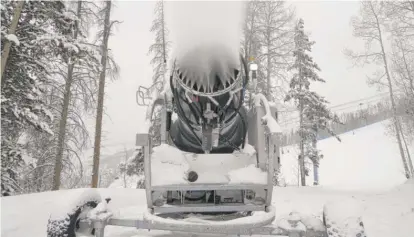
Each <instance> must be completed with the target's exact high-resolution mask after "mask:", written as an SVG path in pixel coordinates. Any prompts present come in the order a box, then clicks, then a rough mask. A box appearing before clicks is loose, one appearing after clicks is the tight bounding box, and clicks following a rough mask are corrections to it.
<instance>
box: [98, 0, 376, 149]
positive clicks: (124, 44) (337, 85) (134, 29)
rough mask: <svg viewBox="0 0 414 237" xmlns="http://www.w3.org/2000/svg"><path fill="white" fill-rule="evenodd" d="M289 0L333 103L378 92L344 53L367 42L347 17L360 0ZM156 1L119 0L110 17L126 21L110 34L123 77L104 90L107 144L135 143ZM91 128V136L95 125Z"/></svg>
mask: <svg viewBox="0 0 414 237" xmlns="http://www.w3.org/2000/svg"><path fill="white" fill-rule="evenodd" d="M288 3H289V4H291V5H293V6H294V7H296V16H297V17H301V18H303V20H304V22H305V30H306V31H307V32H309V33H310V34H311V35H310V39H311V40H314V41H316V44H315V45H314V47H313V50H312V56H313V58H314V60H315V62H317V63H318V64H319V66H320V68H321V69H322V72H321V73H320V76H321V77H322V78H324V79H325V80H326V81H327V83H325V84H321V85H316V86H314V87H313V88H314V89H315V90H316V91H317V92H319V93H320V94H322V95H323V96H326V98H327V99H328V100H329V101H330V102H331V105H337V104H341V103H344V102H348V101H352V100H356V99H360V98H364V97H368V96H372V95H375V94H378V92H377V91H376V90H375V88H370V87H368V86H367V84H366V82H365V80H366V75H367V73H368V71H367V70H366V69H365V70H363V69H360V68H351V65H352V64H351V62H350V61H348V60H347V59H346V58H345V56H344V54H343V50H344V49H345V48H346V47H349V48H353V49H355V48H362V47H363V42H361V41H360V40H358V39H355V38H354V37H353V36H352V30H351V27H350V23H349V22H350V18H351V16H352V15H355V14H357V12H358V8H359V2H357V1H303V2H302V1H288ZM167 4H171V2H168V3H167ZM154 5H155V1H119V0H118V2H117V3H116V7H115V8H114V11H113V13H112V17H111V18H112V19H116V20H120V21H122V24H120V25H119V27H118V29H116V30H115V32H114V35H113V36H112V37H111V38H110V48H111V50H112V51H113V54H114V57H115V59H116V61H117V63H118V64H119V66H120V69H121V73H120V78H119V80H117V81H114V82H108V83H107V87H106V91H105V92H106V94H107V96H106V98H105V107H106V113H107V115H109V117H108V116H106V117H105V118H104V131H105V133H104V135H105V138H104V144H103V145H104V146H105V145H106V146H108V147H109V145H115V144H117V145H123V144H125V145H126V146H127V147H133V146H134V141H135V134H136V132H137V131H138V130H139V128H140V127H141V126H142V122H143V119H144V113H145V108H142V107H139V106H138V105H137V104H136V102H135V93H136V91H137V89H138V87H139V86H140V85H146V86H148V85H149V84H150V81H151V77H152V68H151V66H150V64H149V62H150V60H151V56H150V55H147V52H148V48H149V45H150V44H151V43H152V42H153V38H154V36H153V34H152V33H151V32H149V29H150V26H151V21H152V19H153V8H154ZM167 14H168V12H167ZM173 30H174V29H170V31H173ZM91 124H92V123H91ZM91 128H92V130H91V134H92V137H93V134H94V130H93V127H91ZM107 150H108V148H107ZM110 150H111V149H110ZM103 153H105V148H103Z"/></svg>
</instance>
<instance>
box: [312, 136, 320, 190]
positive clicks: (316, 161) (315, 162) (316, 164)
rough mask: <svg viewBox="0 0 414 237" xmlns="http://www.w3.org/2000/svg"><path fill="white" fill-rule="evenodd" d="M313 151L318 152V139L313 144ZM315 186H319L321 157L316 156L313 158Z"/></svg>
mask: <svg viewBox="0 0 414 237" xmlns="http://www.w3.org/2000/svg"><path fill="white" fill-rule="evenodd" d="M312 146H313V149H314V150H315V151H316V150H317V139H316V140H315V141H313V142H312ZM313 159H314V160H313V161H312V164H313V185H319V157H318V156H316V157H314V158H313Z"/></svg>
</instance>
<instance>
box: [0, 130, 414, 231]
mask: <svg viewBox="0 0 414 237" xmlns="http://www.w3.org/2000/svg"><path fill="white" fill-rule="evenodd" d="M384 125H385V122H384V123H378V124H374V125H371V126H368V127H366V128H362V129H358V130H355V131H354V132H350V133H347V134H344V135H342V136H341V139H342V143H339V142H337V141H335V140H334V139H331V138H330V139H326V140H323V141H321V142H320V145H319V148H320V149H321V150H322V152H323V153H324V155H325V158H324V159H323V161H322V162H321V167H320V181H321V184H322V185H321V186H319V187H294V186H288V187H278V188H275V189H274V193H273V205H275V207H276V219H278V218H280V217H281V216H283V215H286V214H289V213H290V212H292V211H298V212H300V213H304V214H308V215H315V216H317V217H321V215H322V210H323V205H324V203H327V202H329V201H339V202H340V203H341V200H347V199H354V200H355V201H356V202H358V203H359V204H360V205H361V207H362V209H361V212H362V218H363V221H364V223H365V227H366V232H367V236H368V237H412V236H413V233H414V225H413V224H414V180H409V181H407V182H405V181H404V175H403V173H402V172H401V164H400V159H399V155H398V150H397V147H396V145H395V143H394V142H393V140H392V139H391V138H389V137H387V136H386V135H385V129H384ZM283 150H284V154H283V155H282V157H281V159H282V171H283V172H284V176H285V179H286V180H287V181H288V182H290V183H291V184H296V181H295V178H296V175H297V173H296V161H297V160H296V159H295V157H296V155H297V151H295V148H293V147H289V148H284V149H283ZM288 150H289V152H287V151H288ZM311 174H312V173H311ZM119 181H120V180H119ZM127 181H128V180H127ZM128 182H130V181H128ZM308 182H309V183H312V177H309V179H308ZM115 186H117V185H112V186H111V187H115ZM380 189H381V190H380ZM82 192H83V190H81V189H77V190H62V191H54V192H45V193H37V194H30V195H21V196H14V197H2V198H1V217H2V218H1V236H2V237H20V236H33V237H38V236H39V237H40V236H45V235H46V225H47V220H48V218H49V216H50V213H52V212H53V211H55V210H58V209H59V208H61V207H62V206H64V205H63V204H66V203H69V202H71V201H72V200H73V199H75V198H76V197H77V196H79V195H80V194H81V193H82ZM99 192H100V193H101V195H102V196H103V197H104V198H105V197H107V196H110V197H111V198H112V201H111V202H110V204H109V209H110V210H112V211H113V212H114V215H115V216H117V215H118V216H124V217H126V216H128V217H133V216H137V215H139V213H142V212H144V211H145V209H146V207H145V203H146V200H145V192H144V190H137V189H120V188H109V189H99ZM342 209H343V210H346V209H347V207H346V206H344V207H343V208H342ZM106 236H112V237H115V236H117V237H138V236H163V237H168V236H184V235H183V234H181V233H180V234H177V233H171V232H167V231H154V230H151V232H148V231H146V230H136V229H135V228H124V227H112V226H109V227H107V229H106Z"/></svg>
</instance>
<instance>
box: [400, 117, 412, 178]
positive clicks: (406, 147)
mask: <svg viewBox="0 0 414 237" xmlns="http://www.w3.org/2000/svg"><path fill="white" fill-rule="evenodd" d="M400 124H401V123H400ZM401 137H402V139H403V141H404V146H405V151H406V152H407V161H408V166H409V168H410V172H411V176H412V175H414V168H413V162H412V160H411V155H410V149H408V146H407V141H406V140H405V136H404V132H403V131H402V129H401Z"/></svg>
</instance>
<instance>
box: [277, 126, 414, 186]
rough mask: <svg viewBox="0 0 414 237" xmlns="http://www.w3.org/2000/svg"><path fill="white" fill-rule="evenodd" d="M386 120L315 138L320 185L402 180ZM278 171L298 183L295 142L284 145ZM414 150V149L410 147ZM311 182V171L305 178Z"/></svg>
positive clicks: (290, 182)
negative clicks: (293, 144) (387, 132)
mask: <svg viewBox="0 0 414 237" xmlns="http://www.w3.org/2000/svg"><path fill="white" fill-rule="evenodd" d="M388 123H389V121H388V120H386V121H383V122H379V123H375V124H372V125H369V126H366V127H363V128H360V129H357V130H353V131H350V132H348V133H344V134H342V135H340V139H341V140H342V141H341V142H339V141H338V140H337V139H335V138H327V139H324V140H321V141H319V142H318V149H319V150H321V152H322V154H323V155H324V158H323V159H322V160H321V162H320V167H319V183H320V185H321V186H323V187H327V188H332V189H343V190H386V189H389V188H392V187H394V186H396V185H398V184H401V183H403V182H404V181H405V175H404V169H403V166H402V161H401V158H400V155H399V150H398V146H397V144H396V142H394V140H393V137H391V136H389V135H387V134H386V125H387V124H388ZM282 150H283V154H282V155H281V165H282V167H281V172H282V176H283V178H284V180H285V182H286V183H287V185H289V186H291V185H297V184H298V160H297V157H298V154H299V149H298V147H297V146H288V147H283V148H282ZM413 151H414V150H413ZM309 167H311V165H310V166H309ZM306 181H307V185H312V184H313V171H312V169H311V171H310V172H309V176H308V177H307V179H306Z"/></svg>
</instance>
